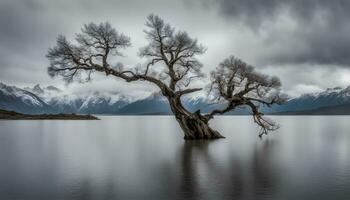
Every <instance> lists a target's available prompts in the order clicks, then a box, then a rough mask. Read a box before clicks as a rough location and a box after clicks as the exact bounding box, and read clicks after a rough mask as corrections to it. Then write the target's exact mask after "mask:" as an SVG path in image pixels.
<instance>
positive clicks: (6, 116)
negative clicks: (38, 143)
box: [0, 109, 98, 120]
mask: <svg viewBox="0 0 350 200" xmlns="http://www.w3.org/2000/svg"><path fill="white" fill-rule="evenodd" d="M37 119H40V120H43V119H46V120H98V118H97V117H95V116H92V115H76V114H39V115H29V114H23V113H18V112H14V111H8V110H2V109H0V120H37Z"/></svg>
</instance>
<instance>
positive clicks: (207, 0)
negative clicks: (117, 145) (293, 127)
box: [0, 0, 350, 96]
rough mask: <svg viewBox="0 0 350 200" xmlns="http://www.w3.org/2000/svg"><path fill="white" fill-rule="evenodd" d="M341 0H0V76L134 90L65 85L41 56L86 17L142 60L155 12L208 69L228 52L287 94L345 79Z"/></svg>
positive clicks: (99, 82) (146, 88) (135, 91)
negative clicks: (122, 39) (188, 40)
mask: <svg viewBox="0 0 350 200" xmlns="http://www.w3.org/2000/svg"><path fill="white" fill-rule="evenodd" d="M349 10H350V1H348V0H332V1H329V0H293V1H287V0H264V1H262V0H244V1H242V0H241V1H239V0H177V1H174V0H147V1H146V0H125V1H122V0H74V1H72V0H45V1H42V0H0V27H1V28H0V69H1V73H0V82H4V83H6V84H10V85H17V86H20V87H24V86H31V85H35V84H37V83H39V84H41V85H54V86H57V87H59V88H61V89H66V90H68V91H80V92H84V91H91V90H98V91H113V92H120V93H122V94H126V95H134V96H140V95H145V94H147V93H150V92H153V91H155V89H156V88H155V87H153V86H152V85H150V84H144V83H143V82H142V83H131V84H130V83H125V82H124V81H121V80H117V79H116V78H113V77H105V76H103V75H100V74H94V75H93V77H92V78H93V79H92V81H91V82H89V83H84V84H82V83H73V84H70V85H67V84H66V83H64V82H63V81H62V80H61V79H60V78H50V77H49V75H48V74H47V66H48V64H49V62H48V60H47V59H46V57H45V55H46V53H47V50H48V48H50V47H53V46H54V45H55V42H56V38H57V36H58V35H65V36H66V37H67V38H68V39H70V40H73V39H74V37H75V34H76V33H79V32H80V30H81V27H82V26H83V25H84V24H87V23H89V22H95V23H99V22H105V21H108V22H110V23H111V24H112V26H113V27H114V28H116V30H117V31H118V32H121V33H124V34H126V35H128V36H130V38H131V43H132V46H131V47H130V48H128V49H126V50H125V51H124V52H123V54H124V57H119V58H116V60H118V61H120V62H123V63H124V64H125V65H129V66H133V65H137V64H142V63H144V62H145V60H142V59H141V58H140V57H138V55H137V54H138V51H139V48H140V47H143V46H145V45H146V44H147V40H146V38H145V34H144V32H143V30H144V29H145V21H146V17H147V16H148V15H149V14H151V13H154V14H157V15H159V16H160V17H162V18H163V19H164V20H165V21H166V22H168V23H170V24H171V25H172V26H173V27H175V28H176V29H177V30H183V31H187V32H188V33H189V35H190V36H192V37H194V38H197V39H198V41H199V42H200V43H201V44H203V45H204V46H205V47H206V48H207V51H206V54H204V55H202V56H200V57H198V58H199V59H200V60H201V61H202V63H203V65H204V68H203V71H204V72H206V73H208V72H210V71H211V70H213V69H215V67H216V66H217V65H218V64H219V63H220V62H221V61H222V60H224V59H225V58H227V57H229V56H230V55H234V56H236V57H238V58H241V59H242V60H244V61H245V62H247V63H249V64H251V65H253V66H255V67H256V69H257V70H258V71H261V72H262V73H266V74H269V75H275V76H278V77H280V79H281V81H282V85H283V86H282V87H283V88H282V89H283V91H284V92H285V93H287V94H289V95H290V96H298V95H300V94H303V93H309V92H318V91H322V90H324V89H326V88H332V87H337V86H340V87H347V86H349V85H350V34H349V33H350V12H348V11H349Z"/></svg>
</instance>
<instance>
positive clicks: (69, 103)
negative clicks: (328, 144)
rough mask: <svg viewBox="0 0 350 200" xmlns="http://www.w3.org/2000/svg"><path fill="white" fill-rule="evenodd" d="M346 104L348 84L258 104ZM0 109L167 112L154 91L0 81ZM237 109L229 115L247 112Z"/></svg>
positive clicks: (199, 100) (205, 108)
mask: <svg viewBox="0 0 350 200" xmlns="http://www.w3.org/2000/svg"><path fill="white" fill-rule="evenodd" d="M182 103H183V105H184V107H186V108H187V109H189V110H190V111H192V112H194V111H197V110H200V111H201V112H202V113H208V112H210V111H212V110H213V109H217V108H220V107H223V106H224V105H223V104H212V103H210V100H209V99H207V98H206V96H203V95H202V96H197V97H196V96H192V97H185V98H183V99H182ZM343 104H348V105H350V86H349V87H347V88H345V89H342V88H339V87H336V88H329V89H327V90H325V91H323V92H320V93H310V94H304V95H301V96H300V97H297V98H293V99H291V100H289V101H288V102H287V103H286V104H284V105H275V106H272V107H270V108H268V107H263V106H262V107H261V109H262V111H263V112H265V113H279V112H290V111H305V110H314V109H318V108H322V107H330V106H337V105H343ZM0 108H2V109H6V110H13V111H17V112H22V113H84V114H124V115H125V114H129V115H130V114H132V115H139V114H144V115H146V114H171V110H170V106H169V104H168V102H167V100H166V99H165V98H164V97H163V96H162V95H161V94H158V93H155V94H152V95H150V96H149V97H147V98H144V99H140V100H137V101H135V100H131V99H129V98H128V97H126V96H123V95H121V94H118V93H111V92H109V93H102V92H96V91H93V92H88V93H86V94H74V93H73V94H68V93H64V92H63V91H62V90H61V89H59V88H57V87H54V86H47V87H42V86H40V85H35V86H34V87H26V88H25V89H21V88H18V87H15V86H8V85H5V84H3V83H0ZM248 113H249V110H248V109H244V108H240V109H236V110H234V111H232V112H230V113H229V114H248ZM299 113H300V112H299Z"/></svg>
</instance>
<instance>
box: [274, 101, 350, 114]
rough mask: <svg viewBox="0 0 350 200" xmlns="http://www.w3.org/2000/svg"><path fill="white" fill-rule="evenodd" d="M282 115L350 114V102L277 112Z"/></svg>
mask: <svg viewBox="0 0 350 200" xmlns="http://www.w3.org/2000/svg"><path fill="white" fill-rule="evenodd" d="M275 114H280V115H350V103H347V104H342V105H336V106H327V107H320V108H316V109H312V110H300V111H287V112H280V113H275Z"/></svg>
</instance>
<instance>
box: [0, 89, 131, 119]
mask: <svg viewBox="0 0 350 200" xmlns="http://www.w3.org/2000/svg"><path fill="white" fill-rule="evenodd" d="M0 89H1V90H0V108H2V109H6V110H13V111H17V112H22V113H83V114H114V113H115V112H117V110H118V109H120V108H121V107H123V106H124V105H126V104H128V103H129V102H130V99H128V98H126V97H124V96H123V95H120V94H118V93H108V94H107V93H100V92H96V91H95V92H89V93H87V94H79V95H78V94H74V93H73V94H66V93H64V92H63V91H62V90H61V89H59V88H57V87H54V86H47V87H42V86H40V85H39V84H37V85H35V86H34V87H25V88H24V89H20V88H18V87H15V86H7V85H5V84H2V83H1V84H0ZM17 102H22V104H23V105H22V104H19V103H17Z"/></svg>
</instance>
